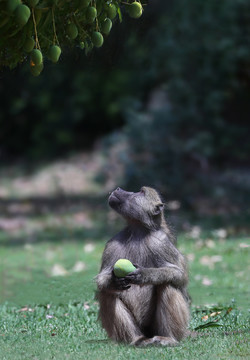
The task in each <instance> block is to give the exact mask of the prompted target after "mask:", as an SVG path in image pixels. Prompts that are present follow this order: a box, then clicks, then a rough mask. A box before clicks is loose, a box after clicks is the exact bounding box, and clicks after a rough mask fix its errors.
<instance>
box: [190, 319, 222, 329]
mask: <svg viewBox="0 0 250 360" xmlns="http://www.w3.org/2000/svg"><path fill="white" fill-rule="evenodd" d="M220 326H223V324H218V323H216V322H214V321H209V322H208V323H206V324H202V325H199V326H197V327H196V328H194V330H201V329H206V328H209V327H220Z"/></svg>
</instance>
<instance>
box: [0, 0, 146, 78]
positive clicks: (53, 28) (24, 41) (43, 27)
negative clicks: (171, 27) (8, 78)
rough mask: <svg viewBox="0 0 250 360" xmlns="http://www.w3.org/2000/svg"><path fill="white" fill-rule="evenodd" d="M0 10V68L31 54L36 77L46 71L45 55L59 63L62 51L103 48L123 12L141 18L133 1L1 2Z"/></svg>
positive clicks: (138, 7)
mask: <svg viewBox="0 0 250 360" xmlns="http://www.w3.org/2000/svg"><path fill="white" fill-rule="evenodd" d="M0 10H1V16H0V49H1V50H0V66H3V65H4V66H9V67H10V68H14V67H16V65H17V64H18V63H20V62H22V61H23V60H24V59H25V58H27V55H28V54H29V53H30V54H31V56H30V67H31V72H32V74H33V75H34V76H37V75H39V74H40V72H41V71H42V69H43V54H44V55H46V56H47V58H49V59H50V60H51V61H52V62H57V61H58V60H59V57H60V54H61V48H63V47H70V46H79V47H80V48H81V49H85V50H86V53H88V52H89V51H90V50H91V49H92V48H93V47H94V46H95V47H101V46H102V44H103V40H104V39H103V36H104V37H105V36H107V35H108V34H109V32H110V30H111V28H112V21H114V19H115V18H116V17H117V15H118V16H119V18H120V21H122V10H123V11H124V10H126V11H127V12H128V14H129V16H131V17H133V18H138V17H140V16H141V15H142V5H141V3H140V2H136V1H135V2H133V1H131V0H128V1H126V2H122V1H121V0H79V1H66V0H55V1H54V0H25V1H24V2H23V3H22V2H21V0H1V2H0Z"/></svg>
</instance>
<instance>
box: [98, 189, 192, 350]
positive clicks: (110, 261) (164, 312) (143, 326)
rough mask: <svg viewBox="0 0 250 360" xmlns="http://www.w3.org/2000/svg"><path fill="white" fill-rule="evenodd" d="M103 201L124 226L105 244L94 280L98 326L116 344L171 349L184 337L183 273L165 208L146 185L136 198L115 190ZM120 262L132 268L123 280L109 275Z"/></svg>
mask: <svg viewBox="0 0 250 360" xmlns="http://www.w3.org/2000/svg"><path fill="white" fill-rule="evenodd" d="M108 202H109V205H110V206H111V208H112V209H113V210H115V211H116V212H118V213H119V214H120V215H122V216H123V217H124V218H125V220H126V221H127V226H126V227H125V228H124V229H123V230H122V231H121V232H119V233H118V234H117V235H115V236H114V237H113V238H112V239H111V240H109V241H108V242H107V244H106V247H105V250H104V252H103V256H102V264H101V269H100V272H99V274H98V275H97V276H96V282H97V287H98V290H97V299H98V301H99V305H100V311H99V318H100V320H101V323H102V326H103V328H104V329H105V330H106V331H107V334H108V336H109V337H110V338H111V339H113V340H115V341H118V342H124V343H129V344H131V345H136V346H146V345H150V344H153V345H164V346H175V345H177V344H178V342H179V341H180V340H181V339H182V338H183V337H185V336H186V335H187V327H188V321H189V297H188V293H187V288H186V287H187V282H188V274H187V268H186V262H185V259H184V257H183V255H182V254H181V253H180V252H179V251H178V250H177V248H176V246H175V245H174V239H173V237H172V235H171V232H170V230H169V229H168V226H167V224H166V221H165V218H164V214H163V207H164V204H163V203H162V200H161V198H160V196H159V194H158V193H157V191H156V190H154V189H152V188H149V187H145V186H144V187H142V188H141V190H140V191H139V192H135V193H134V192H127V191H125V190H122V189H121V188H117V189H116V190H114V191H113V192H112V193H111V195H110V196H109V200H108ZM120 258H123V259H124V258H125V259H128V260H130V261H131V262H132V263H133V265H134V266H135V267H136V270H135V271H133V272H132V273H129V274H128V275H127V276H125V277H123V278H118V277H116V276H115V275H114V272H113V266H114V264H115V262H116V261H117V260H118V259H120Z"/></svg>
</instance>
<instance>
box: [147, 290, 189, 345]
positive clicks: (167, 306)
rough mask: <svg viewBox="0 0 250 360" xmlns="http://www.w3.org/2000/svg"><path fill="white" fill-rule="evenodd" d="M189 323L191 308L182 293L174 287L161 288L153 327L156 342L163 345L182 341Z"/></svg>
mask: <svg viewBox="0 0 250 360" xmlns="http://www.w3.org/2000/svg"><path fill="white" fill-rule="evenodd" d="M188 321H189V308H188V304H187V302H186V301H185V299H184V298H183V296H182V293H181V292H180V291H179V290H177V289H175V288H173V287H172V286H167V287H166V286H165V287H161V288H159V289H158V292H157V305H156V314H155V321H154V325H153V331H154V334H155V335H156V336H155V341H156V342H157V341H159V342H161V343H162V345H171V344H172V345H173V344H174V342H176V341H177V342H178V341H180V340H181V339H182V338H183V337H185V336H186V335H187V327H188ZM162 337H163V338H162ZM164 338H166V339H165V340H164Z"/></svg>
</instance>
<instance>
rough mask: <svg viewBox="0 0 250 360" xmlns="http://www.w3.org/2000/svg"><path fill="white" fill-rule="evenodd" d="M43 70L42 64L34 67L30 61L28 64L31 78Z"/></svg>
mask: <svg viewBox="0 0 250 360" xmlns="http://www.w3.org/2000/svg"><path fill="white" fill-rule="evenodd" d="M42 70H43V63H41V64H39V65H35V64H34V63H33V62H32V61H31V63H30V71H31V74H32V75H33V76H39V75H40V73H41V72H42Z"/></svg>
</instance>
